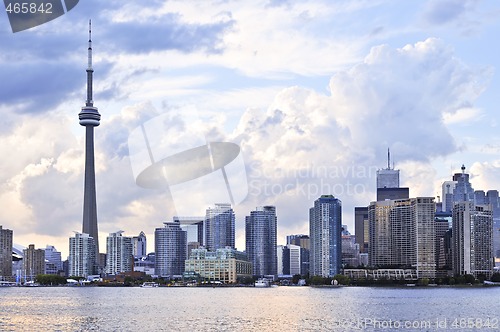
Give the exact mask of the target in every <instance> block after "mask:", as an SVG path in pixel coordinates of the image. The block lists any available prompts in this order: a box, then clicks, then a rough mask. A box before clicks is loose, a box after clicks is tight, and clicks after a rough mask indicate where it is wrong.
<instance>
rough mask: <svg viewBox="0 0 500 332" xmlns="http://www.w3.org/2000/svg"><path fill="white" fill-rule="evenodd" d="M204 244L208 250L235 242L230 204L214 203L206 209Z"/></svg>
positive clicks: (233, 221) (233, 219)
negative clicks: (213, 205)
mask: <svg viewBox="0 0 500 332" xmlns="http://www.w3.org/2000/svg"><path fill="white" fill-rule="evenodd" d="M204 227H205V241H204V242H203V243H204V246H205V247H206V248H207V249H208V250H209V251H216V250H217V249H221V248H225V247H231V248H234V247H235V246H234V242H235V229H234V227H235V216H234V211H233V209H232V208H231V204H221V203H218V204H215V207H213V208H212V207H210V208H208V209H207V210H206V215H205V221H204Z"/></svg>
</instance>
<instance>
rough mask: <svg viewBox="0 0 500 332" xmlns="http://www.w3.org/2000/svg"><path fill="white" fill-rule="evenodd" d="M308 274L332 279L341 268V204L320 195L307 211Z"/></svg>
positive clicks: (337, 200)
mask: <svg viewBox="0 0 500 332" xmlns="http://www.w3.org/2000/svg"><path fill="white" fill-rule="evenodd" d="M309 232H310V237H311V255H310V258H309V259H310V274H311V275H312V276H322V277H333V276H334V275H336V274H339V273H340V272H341V271H340V270H341V268H342V242H341V233H342V202H341V201H340V199H338V198H335V197H334V196H332V195H322V196H321V197H320V198H318V199H317V200H316V201H314V207H312V208H310V209H309Z"/></svg>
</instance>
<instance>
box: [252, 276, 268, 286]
mask: <svg viewBox="0 0 500 332" xmlns="http://www.w3.org/2000/svg"><path fill="white" fill-rule="evenodd" d="M254 286H255V287H271V283H270V282H269V280H267V279H265V278H260V279H258V280H257V281H256V282H255V284H254Z"/></svg>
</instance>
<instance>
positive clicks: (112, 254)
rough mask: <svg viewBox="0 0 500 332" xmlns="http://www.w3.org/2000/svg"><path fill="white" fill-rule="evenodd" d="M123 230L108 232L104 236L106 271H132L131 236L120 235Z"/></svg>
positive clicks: (111, 272)
mask: <svg viewBox="0 0 500 332" xmlns="http://www.w3.org/2000/svg"><path fill="white" fill-rule="evenodd" d="M122 233H123V231H118V232H115V233H109V236H108V237H107V238H106V273H108V274H117V273H121V272H129V271H132V261H133V259H134V258H133V257H134V256H133V245H132V238H131V237H127V236H122Z"/></svg>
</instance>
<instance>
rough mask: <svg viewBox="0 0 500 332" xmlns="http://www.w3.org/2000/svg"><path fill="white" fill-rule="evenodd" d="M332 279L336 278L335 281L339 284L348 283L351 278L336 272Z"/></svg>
mask: <svg viewBox="0 0 500 332" xmlns="http://www.w3.org/2000/svg"><path fill="white" fill-rule="evenodd" d="M333 279H334V280H337V282H338V283H339V284H340V285H349V284H350V283H351V279H350V278H349V277H348V276H345V275H343V274H336V275H335V276H334V277H333Z"/></svg>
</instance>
